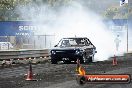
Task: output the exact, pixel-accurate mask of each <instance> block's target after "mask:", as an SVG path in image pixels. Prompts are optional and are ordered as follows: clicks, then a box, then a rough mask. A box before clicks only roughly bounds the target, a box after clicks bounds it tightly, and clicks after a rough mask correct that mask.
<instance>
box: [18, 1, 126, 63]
mask: <svg viewBox="0 0 132 88" xmlns="http://www.w3.org/2000/svg"><path fill="white" fill-rule="evenodd" d="M17 11H19V12H20V14H21V17H22V18H23V19H25V20H26V19H29V18H30V19H31V20H33V21H34V23H35V24H36V25H37V26H39V30H38V31H36V34H40V35H42V34H55V40H54V42H55V43H57V42H58V41H59V40H60V39H61V38H63V37H74V36H75V35H76V36H77V37H88V38H89V39H90V40H91V41H92V43H93V44H94V45H95V46H96V48H97V54H96V56H95V58H96V60H100V61H101V60H106V59H108V58H109V57H110V56H113V55H114V54H116V52H115V43H114V39H115V36H114V35H113V33H112V32H110V31H109V30H108V28H107V27H106V26H105V24H104V23H103V22H102V18H101V17H100V16H98V15H97V14H95V13H94V12H92V11H90V10H88V9H85V8H83V6H82V5H80V4H79V3H77V2H73V3H71V5H70V6H69V7H62V8H60V9H59V10H57V11H54V9H52V8H50V7H48V6H46V5H44V6H43V5H40V6H37V5H36V4H34V3H33V4H32V5H29V6H27V7H21V8H19V7H18V8H17ZM25 13H26V14H25ZM122 46H123V47H124V45H122ZM123 49H124V48H123Z"/></svg>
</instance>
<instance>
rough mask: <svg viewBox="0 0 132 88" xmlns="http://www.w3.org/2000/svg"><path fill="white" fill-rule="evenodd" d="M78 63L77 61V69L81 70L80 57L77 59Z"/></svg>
mask: <svg viewBox="0 0 132 88" xmlns="http://www.w3.org/2000/svg"><path fill="white" fill-rule="evenodd" d="M76 63H77V66H76V71H79V67H80V60H79V59H77V61H76Z"/></svg>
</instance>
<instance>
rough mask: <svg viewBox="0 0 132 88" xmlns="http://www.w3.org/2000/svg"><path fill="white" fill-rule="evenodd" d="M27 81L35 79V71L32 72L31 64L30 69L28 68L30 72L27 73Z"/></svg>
mask: <svg viewBox="0 0 132 88" xmlns="http://www.w3.org/2000/svg"><path fill="white" fill-rule="evenodd" d="M26 80H27V81H33V80H35V79H33V72H32V65H31V64H29V70H28V74H27V78H26Z"/></svg>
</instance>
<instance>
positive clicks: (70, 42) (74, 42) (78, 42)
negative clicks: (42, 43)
mask: <svg viewBox="0 0 132 88" xmlns="http://www.w3.org/2000/svg"><path fill="white" fill-rule="evenodd" d="M87 44H88V42H87V41H86V39H84V38H73V39H71V38H70V39H62V40H61V41H60V42H59V44H58V46H63V47H70V46H86V45H87Z"/></svg>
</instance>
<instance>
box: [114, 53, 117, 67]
mask: <svg viewBox="0 0 132 88" xmlns="http://www.w3.org/2000/svg"><path fill="white" fill-rule="evenodd" d="M115 65H117V59H116V56H115V55H114V57H113V66H115Z"/></svg>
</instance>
